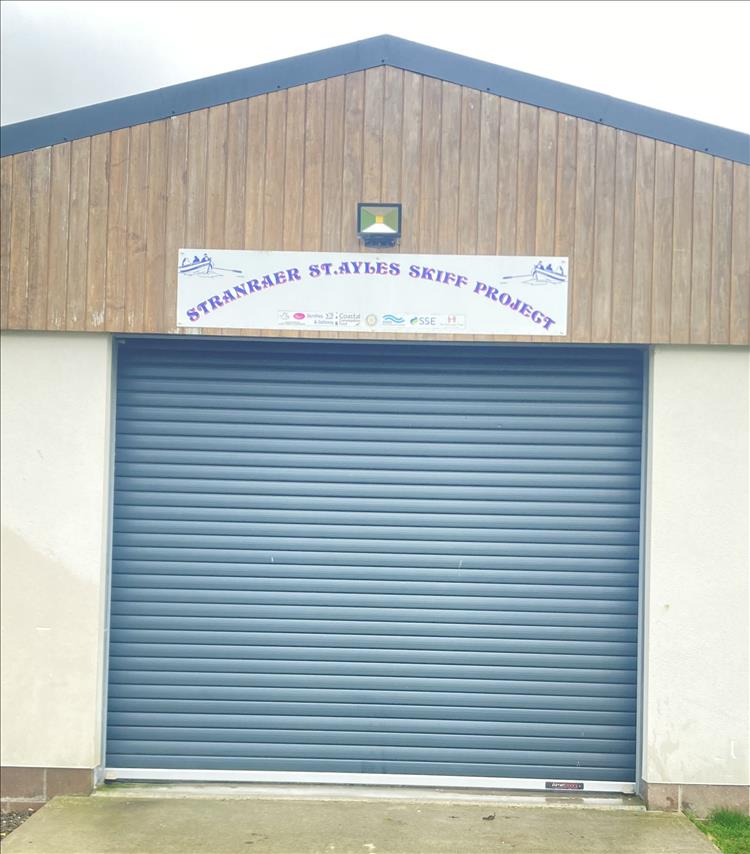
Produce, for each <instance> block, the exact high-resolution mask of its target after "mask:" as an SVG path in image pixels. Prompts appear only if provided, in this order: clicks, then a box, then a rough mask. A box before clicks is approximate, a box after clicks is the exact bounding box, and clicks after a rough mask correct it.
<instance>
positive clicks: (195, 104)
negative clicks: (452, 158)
mask: <svg viewBox="0 0 750 854" xmlns="http://www.w3.org/2000/svg"><path fill="white" fill-rule="evenodd" d="M381 65H390V66H393V67H394V68H400V69H402V70H404V71H410V72H413V73H416V74H422V75H425V76H427V77H434V78H437V79H439V80H444V81H446V82H450V83H455V84H457V85H460V86H467V87H469V88H472V89H477V90H480V91H483V92H489V93H491V94H493V95H499V96H503V97H506V98H510V99H512V100H515V101H521V102H523V103H527V104H531V105H533V106H536V107H542V108H544V109H549V110H554V111H555V112H560V113H565V114H567V115H571V116H576V117H577V118H581V119H586V120H588V121H592V122H596V123H597V124H603V125H607V126H610V127H614V128H617V129H619V130H624V131H629V132H631V133H636V134H639V135H641V136H646V137H651V138H653V139H658V140H661V141H663V142H669V143H672V144H674V145H679V146H683V147H685V148H690V149H693V150H695V151H703V152H706V153H708V154H711V155H714V156H717V157H723V158H726V159H728V160H735V161H738V162H740V163H746V164H750V135H748V134H744V133H741V132H740V131H735V130H730V129H728V128H722V127H718V126H716V125H711V124H707V123H705V122H701V121H698V120H695V119H689V118H685V117H684V116H678V115H675V114H673V113H667V112H663V111H661V110H656V109H653V108H651V107H645V106H641V105H639V104H635V103H633V102H630V101H623V100H620V99H619V98H613V97H611V96H609V95H603V94H601V93H597V92H593V91H591V90H588V89H582V88H580V87H578V86H572V85H569V84H567V83H558V82H556V81H554V80H548V79H546V78H544V77H537V76H536V75H534V74H527V73H526V72H522V71H515V70H513V69H510V68H505V67H503V66H500V65H494V64H492V63H490V62H485V61H484V60H478V59H472V58H470V57H467V56H462V55H460V54H457V53H452V52H450V51H445V50H441V49H438V48H433V47H428V46H427V45H423V44H419V43H417V42H412V41H407V40H406V39H401V38H398V37H396V36H389V35H381V36H374V37H373V38H369V39H364V40H363V41H358V42H352V43H350V44H345V45H340V46H338V47H332V48H326V49H324V50H319V51H314V52H312V53H307V54H302V55H300V56H295V57H291V58H289V59H281V60H276V61H274V62H267V63H264V64H263V65H258V66H255V67H252V68H246V69H242V70H238V71H229V72H226V73H224V74H217V75H214V76H212V77H206V78H203V79H201V80H193V81H190V82H187V83H178V84H176V85H173V86H167V87H164V88H162V89H156V90H153V91H151V92H145V93H142V94H138V95H130V96H127V97H124V98H118V99H116V100H113V101H106V102H104V103H100V104H93V105H90V106H87V107H81V108H79V109H75V110H69V111H66V112H63V113H57V114H55V115H51V116H43V117H40V118H36V119H29V120H28V121H24V122H17V123H15V124H11V125H6V126H5V127H3V128H2V131H1V133H0V156H3V157H4V156H7V155H10V154H18V153H19V152H22V151H29V150H32V149H35V148H43V147H45V146H48V145H56V144H59V143H62V142H68V141H70V140H73V139H80V138H81V137H86V136H93V135H95V134H98V133H105V132H108V131H113V130H118V129H121V128H125V127H130V126H132V125H138V124H145V123H147V122H152V121H158V120H161V119H165V118H170V117H171V116H176V115H182V114H184V113H189V112H193V111H195V110H201V109H205V108H207V107H213V106H217V105H219V104H226V103H230V102H232V101H237V100H241V99H244V98H251V97H253V96H255V95H261V94H266V93H268V92H274V91H276V90H279V89H288V88H290V87H292V86H300V85H303V84H305V83H313V82H315V81H318V80H324V79H326V78H329V77H336V76H339V75H343V74H351V73H354V72H357V71H363V70H366V69H368V68H375V67H377V66H381Z"/></svg>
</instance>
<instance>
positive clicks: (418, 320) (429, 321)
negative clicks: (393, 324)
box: [409, 314, 435, 326]
mask: <svg viewBox="0 0 750 854" xmlns="http://www.w3.org/2000/svg"><path fill="white" fill-rule="evenodd" d="M409 323H410V324H411V325H412V326H435V318H434V316H431V315H428V314H423V315H418V314H417V315H414V317H412V318H410V319H409Z"/></svg>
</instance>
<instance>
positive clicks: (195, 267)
mask: <svg viewBox="0 0 750 854" xmlns="http://www.w3.org/2000/svg"><path fill="white" fill-rule="evenodd" d="M567 307H568V259H567V258H548V257H538V256H533V257H520V256H504V257H496V256H492V255H394V254H386V253H383V254H380V255H378V254H367V255H365V254H358V253H326V252H245V251H231V250H223V249H221V250H219V249H216V250H213V249H181V250H180V256H179V260H178V272H177V325H178V326H185V327H190V326H196V327H215V328H227V329H314V330H318V331H321V332H324V331H328V330H331V331H363V332H368V331H369V332H408V333H414V332H418V333H420V332H422V333H430V332H432V333H437V332H443V333H445V332H457V333H466V334H489V335H565V333H566V318H567Z"/></svg>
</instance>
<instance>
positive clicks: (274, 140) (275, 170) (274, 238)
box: [263, 90, 287, 249]
mask: <svg viewBox="0 0 750 854" xmlns="http://www.w3.org/2000/svg"><path fill="white" fill-rule="evenodd" d="M286 103H287V92H286V90H281V91H279V92H271V94H270V95H269V96H268V115H267V130H266V182H265V186H264V192H263V199H264V208H265V213H264V220H263V248H264V249H281V248H282V247H283V239H284V202H285V199H284V163H285V159H286Z"/></svg>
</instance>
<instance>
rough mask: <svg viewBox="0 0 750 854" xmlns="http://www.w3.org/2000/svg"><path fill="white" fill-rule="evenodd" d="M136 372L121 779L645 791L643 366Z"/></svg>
mask: <svg viewBox="0 0 750 854" xmlns="http://www.w3.org/2000/svg"><path fill="white" fill-rule="evenodd" d="M118 370H119V377H118V390H117V439H116V464H115V465H116V472H115V476H116V479H115V501H114V541H113V569H112V597H111V598H112V604H111V636H110V640H111V645H110V654H109V688H108V694H109V699H108V723H107V733H108V740H107V765H108V767H109V768H111V769H117V771H116V773H115V775H114V776H128V775H129V774H130V773H131V772H130V771H129V770H128V769H132V775H133V776H138V774H137V773H136V769H140V770H143V769H162V770H165V771H170V770H171V771H172V772H173V774H174V776H175V777H179V776H180V774H181V773H184V772H185V771H186V770H187V769H191V770H193V771H195V770H197V771H199V772H205V774H206V777H207V778H208V777H210V776H214V777H215V776H216V775H217V773H219V772H221V773H222V774H224V775H225V776H226V779H232V775H233V774H239V773H241V772H255V773H259V774H263V773H265V772H281V773H282V774H286V775H287V778H288V779H295V778H297V779H303V776H300V775H305V774H308V773H310V772H316V773H321V772H322V773H328V774H331V773H343V774H368V775H422V776H426V777H433V776H434V777H441V778H442V777H446V778H479V779H483V780H485V781H486V780H488V779H493V780H509V779H522V780H536V781H583V782H584V783H587V782H590V781H612V782H615V783H619V782H625V783H628V782H630V783H632V781H633V780H634V779H635V731H636V661H637V611H638V553H639V515H640V513H639V507H640V496H639V492H640V457H641V407H642V356H641V354H640V353H639V352H633V351H627V350H617V349H609V348H601V349H599V348H589V349H586V348H564V347H558V346H555V347H550V346H547V347H543V348H536V347H519V346H515V347H513V346H488V345H479V344H477V345H462V344H432V343H422V342H420V343H410V344H404V343H393V344H391V343H385V342H380V343H379V342H357V343H351V342H348V343H344V342H340V343H339V342H323V341H309V340H308V341H287V342H277V341H254V342H236V341H216V340H213V341H208V340H199V341H185V340H170V341H155V340H152V341H146V342H143V341H134V340H127V341H125V342H123V344H122V346H121V347H120V352H119V369H118ZM238 779H239V777H238ZM542 785H543V783H542ZM587 788H588V785H587Z"/></svg>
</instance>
